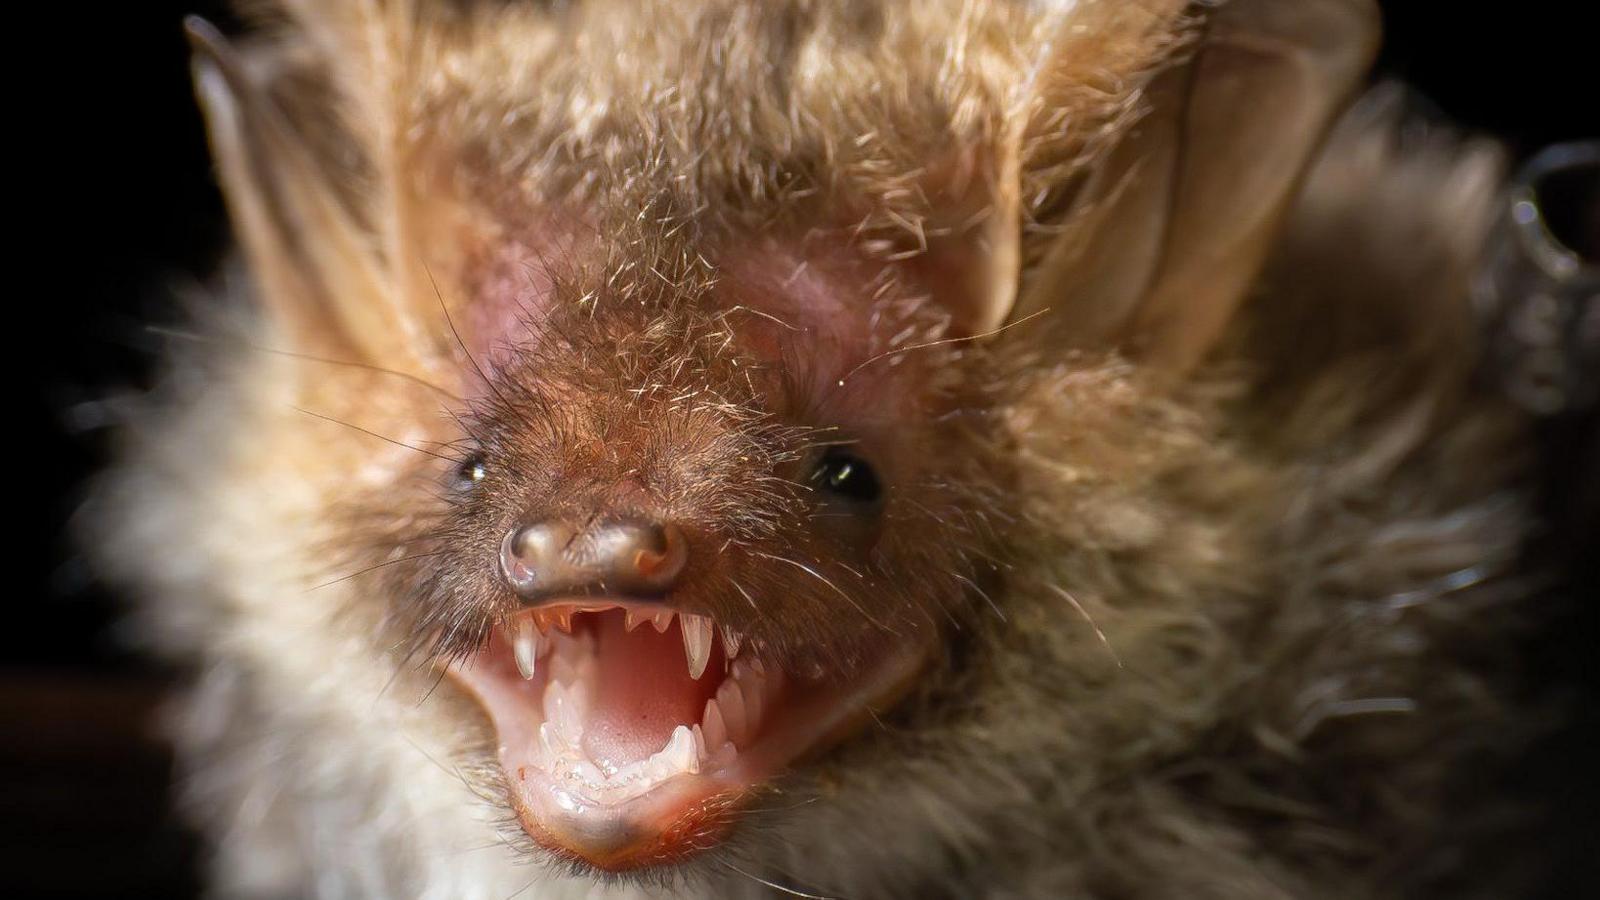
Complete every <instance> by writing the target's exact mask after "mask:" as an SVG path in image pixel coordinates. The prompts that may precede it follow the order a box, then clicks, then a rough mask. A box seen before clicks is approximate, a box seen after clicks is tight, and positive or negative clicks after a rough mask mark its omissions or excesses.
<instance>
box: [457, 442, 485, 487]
mask: <svg viewBox="0 0 1600 900" xmlns="http://www.w3.org/2000/svg"><path fill="white" fill-rule="evenodd" d="M488 474H489V469H488V465H487V464H486V463H485V462H484V458H483V454H482V453H476V452H474V453H470V454H468V455H467V458H466V459H463V460H462V461H461V463H460V464H459V465H457V466H456V472H455V484H456V487H457V488H460V489H461V490H464V491H466V490H471V489H472V488H473V487H476V486H477V484H478V483H479V482H481V481H483V479H484V477H485V476H487V475H488Z"/></svg>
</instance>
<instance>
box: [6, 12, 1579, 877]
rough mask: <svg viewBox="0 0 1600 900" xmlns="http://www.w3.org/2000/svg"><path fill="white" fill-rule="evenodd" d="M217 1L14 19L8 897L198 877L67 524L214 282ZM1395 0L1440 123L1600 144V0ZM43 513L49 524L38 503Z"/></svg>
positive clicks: (158, 681)
mask: <svg viewBox="0 0 1600 900" xmlns="http://www.w3.org/2000/svg"><path fill="white" fill-rule="evenodd" d="M220 6H221V4H218V3H205V2H195V0H175V2H174V0H158V2H157V0H146V2H140V3H105V4H102V5H100V6H99V7H96V6H94V5H89V6H88V7H87V8H80V5H79V4H56V5H53V6H51V7H50V9H49V16H48V17H44V16H42V15H39V9H36V10H35V11H34V12H32V13H25V14H21V15H22V20H21V22H20V24H18V25H14V26H13V31H12V35H13V38H12V40H13V42H14V44H15V46H14V47H13V48H12V50H13V53H14V54H18V56H17V58H19V59H20V58H22V56H31V55H32V54H33V53H38V54H40V56H39V57H38V61H30V62H28V63H26V65H27V66H29V68H27V70H26V71H24V72H22V73H18V74H16V75H15V76H14V77H13V79H12V81H11V88H12V93H13V96H14V97H15V96H18V95H20V101H19V103H18V105H17V107H16V108H15V112H14V113H13V115H15V116H16V119H14V120H13V123H12V125H13V127H12V129H11V138H10V139H9V140H8V141H7V144H8V145H9V147H10V148H11V151H10V152H17V153H20V161H19V163H16V164H14V165H15V166H16V168H15V169H14V170H13V171H12V173H11V174H12V175H13V177H14V179H15V183H14V184H13V185H12V190H11V191H10V192H9V193H11V194H12V195H13V196H24V197H32V198H35V199H34V201H33V202H34V203H37V205H38V208H37V209H33V208H31V206H32V203H30V202H29V201H24V205H23V206H22V208H21V209H20V210H17V207H15V206H14V205H13V206H12V207H11V208H12V209H13V210H16V211H19V212H20V213H21V215H20V216H17V217H15V218H14V219H13V221H14V222H16V226H15V227H18V228H19V229H20V230H21V231H22V232H23V234H22V241H23V243H22V247H23V248H24V253H23V254H22V258H13V259H12V260H10V265H9V266H7V267H6V271H7V273H8V274H9V275H10V277H9V278H7V279H6V284H7V286H8V287H9V288H10V289H11V291H12V296H11V297H10V304H11V307H10V308H11V309H12V310H13V328H12V329H11V330H10V334H11V341H12V345H13V348H14V349H13V351H12V358H13V359H14V360H16V361H17V363H18V364H19V365H20V367H21V369H22V372H21V375H20V378H19V379H18V380H16V381H14V383H16V384H19V385H21V388H20V390H18V391H17V392H14V394H13V397H14V398H15V399H17V400H18V401H19V402H20V404H21V406H22V408H23V415H24V420H23V421H22V422H21V423H20V425H19V427H18V428H17V429H16V431H15V432H14V434H15V435H17V436H18V437H19V438H20V440H15V441H13V442H12V445H13V446H17V447H23V448H25V449H24V453H25V454H27V455H25V456H24V457H23V458H22V459H19V460H17V461H15V462H14V463H13V464H12V465H13V474H12V482H13V484H17V485H20V488H21V496H20V497H19V498H17V499H16V500H14V502H13V503H12V504H10V505H9V508H10V510H11V515H10V516H9V517H8V518H9V521H10V523H11V526H12V527H15V528H17V529H18V532H16V533H14V534H15V535H16V536H15V537H14V538H12V539H11V540H12V541H13V542H14V544H15V546H16V548H17V549H16V550H15V551H14V552H15V554H16V556H15V561H14V562H13V563H12V566H11V568H12V569H13V570H16V569H17V568H20V570H21V578H22V580H21V582H20V583H18V584H16V585H15V587H14V588H13V589H12V590H10V591H9V592H8V593H9V597H8V600H7V601H6V602H7V612H8V616H7V617H6V620H5V621H6V622H8V623H9V627H5V626H0V893H6V894H7V895H9V896H19V895H32V894H52V895H55V896H85V897H87V896H97V897H99V896H128V897H133V896H183V895H186V894H190V893H192V892H193V890H194V888H195V883H196V880H195V863H196V860H197V856H198V854H197V850H196V847H195V844H194V842H193V839H192V837H191V836H189V835H188V834H187V833H186V832H185V831H184V830H183V829H182V828H181V827H180V826H179V825H178V824H177V823H176V821H175V820H174V818H173V816H172V814H171V812H170V810H169V808H168V806H167V796H168V793H169V787H170V785H169V759H168V756H167V754H166V751H165V750H164V748H163V747H162V745H161V743H160V742H159V740H157V739H156V736H155V730H154V725H153V717H154V713H155V711H156V709H157V705H158V702H159V698H160V696H161V691H162V689H163V687H164V686H165V685H166V684H167V683H168V682H169V681H170V679H171V677H172V673H171V672H168V671H165V670H163V669H161V668H159V667H157V666H154V665H152V664H150V663H149V662H147V661H145V660H143V659H141V658H139V657H138V656H137V654H135V653H132V652H131V651H129V650H128V649H126V648H125V647H124V646H123V645H122V641H121V640H120V637H119V632H118V628H117V624H116V623H117V618H118V602H119V601H118V598H117V597H115V596H114V595H111V594H109V593H108V592H107V591H105V590H104V589H102V588H100V587H98V586H96V585H95V584H94V583H93V580H92V578H91V577H90V575H89V573H88V572H87V571H86V570H85V568H84V566H83V565H82V564H81V563H80V562H79V561H78V560H76V559H75V558H74V556H73V553H72V550H71V548H70V546H69V544H68V543H67V541H66V539H65V536H64V530H65V528H66V525H67V522H68V520H69V518H70V517H71V516H72V514H73V511H74V509H75V507H76V506H77V504H78V502H79V500H80V498H81V495H82V491H83V489H84V485H85V479H86V478H87V477H88V476H89V475H90V473H92V472H93V471H95V470H96V469H97V468H98V467H99V466H100V465H101V464H102V463H103V461H104V459H105V454H106V448H107V443H108V441H107V435H106V434H105V433H104V431H103V429H102V428H100V422H99V420H100V419H101V418H102V414H101V413H100V411H99V407H97V405H96V404H95V403H93V402H92V401H95V400H97V399H99V398H102V397H104V396H107V395H108V394H114V393H116V392H118V391H124V390H128V389H138V388H140V387H141V386H145V385H147V384H148V383H149V381H150V378H151V366H152V362H153V358H154V357H153V354H154V351H155V350H156V349H157V340H156V339H155V338H154V337H153V336H152V335H150V334H148V333H147V332H145V331H144V330H143V323H147V322H169V321H173V320H174V316H175V312H174V305H173V301H172V300H171V297H172V296H173V294H174V288H175V287H176V288H180V289H181V288H182V287H183V286H185V285H187V284H192V283H194V282H195V281H196V280H198V279H201V278H203V277H204V276H205V275H206V274H207V273H208V272H209V271H211V269H212V268H213V266H214V265H215V264H216V262H217V260H218V259H219V257H220V255H221V254H222V252H223V251H224V249H225V246H226V230H225V226H224V221H223V215H222V209H221V200H220V197H219V196H218V194H217V190H216V188H215V186H214V184H213V181H212V173H211V168H210V163H209V161H208V158H207V153H206V147H205V141H204V136H203V133H202V130H201V124H200V120H199V116H198V114H197V111H196V109H195V106H194V104H193V101H192V99H191V94H190V90H189V84H188V64H187V49H186V46H185V42H184V40H183V37H182V34H181V30H180V21H181V18H182V16H183V15H184V14H186V13H190V12H198V13H201V14H203V15H206V16H208V17H210V18H212V19H214V20H216V21H219V22H220V23H223V24H224V25H225V26H227V25H229V24H230V23H231V19H230V18H229V17H228V16H227V15H225V14H224V13H223V12H222V11H221V9H220ZM1389 6H1390V7H1391V8H1390V9H1389V10H1388V12H1387V13H1386V18H1387V20H1388V42H1387V49H1386V50H1385V53H1384V57H1383V59H1382V62H1381V71H1382V72H1383V73H1385V74H1389V75H1393V76H1398V77H1400V78H1403V79H1404V80H1406V81H1408V82H1410V83H1411V84H1413V85H1414V86H1415V87H1416V88H1417V89H1418V90H1419V91H1420V93H1421V94H1422V95H1424V96H1425V97H1427V98H1428V99H1429V100H1430V101H1431V102H1432V103H1433V104H1435V105H1436V106H1437V108H1438V112H1439V113H1440V114H1441V115H1442V116H1443V117H1444V118H1446V119H1448V120H1453V121H1455V122H1457V123H1459V124H1461V125H1462V126H1464V127H1466V128H1468V129H1471V130H1475V131H1483V132H1488V133H1490V134H1493V135H1495V136H1498V137H1499V138H1501V139H1502V140H1504V141H1505V142H1506V143H1507V144H1508V145H1509V147H1510V148H1511V150H1512V152H1513V154H1514V155H1516V156H1518V157H1522V156H1525V155H1526V154H1527V153H1529V152H1531V151H1533V150H1535V149H1537V148H1539V147H1540V146H1542V145H1545V144H1547V143H1550V142H1553V141H1558V140H1567V139H1573V138H1582V137H1595V136H1600V28H1597V27H1596V26H1594V25H1592V24H1588V23H1587V22H1586V19H1587V18H1588V17H1587V16H1585V15H1584V12H1583V10H1584V9H1585V7H1588V6H1590V4H1587V3H1579V2H1558V0H1525V2H1520V3H1515V4H1504V3H1495V4H1488V3H1484V4H1472V3H1454V2H1432V3H1430V2H1419V0H1393V2H1391V3H1390V4H1389ZM39 8H40V9H42V8H43V5H40V7H39ZM34 16H37V19H36V20H30V19H31V18H32V17H34ZM30 45H31V46H30ZM39 201H42V202H39ZM1590 446H1593V445H1590ZM24 461H25V462H24ZM35 513H37V514H38V515H40V516H41V518H40V520H38V521H35V520H32V519H29V518H28V516H29V515H30V514H35ZM1586 583H1587V584H1588V585H1589V586H1590V587H1591V588H1592V587H1593V586H1594V585H1596V584H1600V582H1595V581H1588V582H1586ZM1583 595H1584V596H1585V597H1588V598H1589V599H1590V600H1594V599H1597V598H1596V597H1595V596H1594V593H1593V591H1592V590H1584V591H1583ZM1595 605H1597V604H1594V603H1590V604H1588V606H1589V607H1593V606H1595ZM1582 606H1583V605H1582V604H1579V605H1578V609H1577V611H1576V612H1574V613H1572V614H1569V615H1568V616H1566V617H1565V618H1564V619H1562V620H1561V621H1560V622H1559V623H1558V624H1557V626H1556V627H1553V628H1552V629H1550V633H1549V634H1548V635H1546V636H1544V637H1542V638H1540V639H1539V641H1538V642H1537V643H1536V644H1535V645H1534V646H1531V647H1530V650H1529V652H1530V654H1531V655H1532V656H1533V657H1534V658H1535V660H1536V662H1535V664H1534V667H1535V669H1536V671H1537V672H1539V673H1540V676H1541V677H1543V678H1546V679H1547V680H1548V681H1549V683H1550V684H1551V685H1552V686H1553V687H1554V688H1555V689H1558V690H1567V691H1576V692H1579V696H1581V697H1582V698H1585V700H1586V701H1587V699H1589V698H1600V692H1597V691H1596V690H1595V678H1594V670H1593V665H1592V663H1591V662H1590V660H1589V659H1588V658H1587V657H1588V655H1589V654H1590V652H1591V650H1590V648H1591V647H1592V646H1593V645H1594V640H1595V638H1596V637H1600V629H1597V628H1596V627H1595V616H1594V612H1593V610H1592V609H1583V608H1582ZM1586 705H1587V706H1588V707H1589V708H1591V709H1592V708H1593V707H1594V705H1595V704H1592V703H1587V702H1586ZM1593 721H1594V717H1593V715H1592V714H1591V715H1589V716H1588V717H1587V722H1588V724H1592V723H1593ZM1582 734H1583V732H1581V731H1580V730H1578V729H1576V728H1575V729H1572V730H1570V731H1569V732H1568V733H1567V734H1566V735H1564V736H1563V737H1561V738H1559V739H1558V740H1556V741H1554V742H1552V744H1551V745H1550V746H1549V747H1547V748H1544V749H1542V750H1541V751H1540V752H1539V753H1538V754H1535V755H1533V756H1531V757H1530V759H1529V763H1528V769H1529V770H1530V772H1529V780H1530V783H1531V784H1534V785H1535V787H1536V788H1537V789H1540V790H1547V791H1549V792H1550V793H1552V794H1554V795H1557V796H1559V797H1561V798H1563V799H1562V800H1561V802H1560V804H1559V805H1558V809H1559V812H1558V814H1557V815H1556V817H1555V818H1554V819H1553V821H1552V822H1551V823H1550V826H1549V840H1550V841H1552V842H1554V843H1557V844H1559V845H1560V846H1561V847H1562V848H1563V858H1564V862H1563V866H1562V869H1561V871H1560V872H1559V873H1556V877H1557V878H1558V879H1559V880H1558V882H1557V884H1558V885H1565V887H1561V886H1557V887H1554V888H1553V889H1552V893H1551V896H1552V897H1556V896H1576V895H1577V894H1579V893H1588V891H1580V890H1578V889H1577V888H1576V885H1578V884H1580V883H1587V884H1588V885H1589V888H1590V889H1591V890H1592V889H1593V886H1594V884H1595V883H1596V882H1597V881H1600V879H1592V878H1591V877H1590V876H1592V875H1593V874H1595V872H1596V869H1595V860H1596V859H1597V858H1600V846H1597V841H1596V839H1595V822H1594V820H1593V818H1591V816H1593V815H1594V813H1592V812H1591V810H1593V809H1595V808H1596V803H1597V800H1600V798H1597V797H1596V790H1595V779H1594V778H1592V777H1588V775H1587V771H1588V769H1589V767H1590V765H1591V764H1589V763H1585V764H1575V763H1580V762H1582V761H1583V760H1584V758H1585V754H1586V753H1588V752H1590V751H1591V749H1592V748H1591V747H1590V746H1589V744H1588V742H1587V739H1586V738H1585V737H1583V736H1580V735H1582ZM1597 758H1600V755H1597ZM1543 772H1548V773H1561V774H1550V775H1547V776H1546V775H1541V774H1540V773H1543ZM1578 772H1582V773H1584V774H1583V775H1582V776H1579V775H1576V774H1569V773H1578ZM8 888H9V890H8ZM1589 895H1590V896H1594V894H1592V893H1591V894H1589Z"/></svg>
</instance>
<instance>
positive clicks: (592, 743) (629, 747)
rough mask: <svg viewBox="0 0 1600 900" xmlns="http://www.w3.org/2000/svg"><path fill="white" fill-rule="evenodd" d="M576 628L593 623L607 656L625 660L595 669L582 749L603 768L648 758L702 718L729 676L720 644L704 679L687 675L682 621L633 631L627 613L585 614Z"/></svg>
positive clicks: (597, 640) (600, 649)
mask: <svg viewBox="0 0 1600 900" xmlns="http://www.w3.org/2000/svg"><path fill="white" fill-rule="evenodd" d="M577 627H579V628H583V627H592V628H593V633H594V636H595V643H596V650H597V653H598V655H599V656H600V657H601V658H602V659H604V658H614V659H626V660H627V665H601V666H599V667H597V670H596V673H595V681H594V695H595V696H594V705H593V706H592V707H591V713H590V719H589V722H588V727H587V728H586V729H585V730H584V735H583V749H584V750H585V751H587V753H588V755H589V758H590V759H593V760H594V761H595V763H596V764H597V765H599V766H600V767H601V768H602V769H604V768H606V766H607V765H608V764H614V765H619V766H620V765H624V764H626V763H630V762H635V761H638V760H641V759H645V758H647V757H649V756H650V755H651V754H652V753H654V752H656V751H657V750H659V749H661V747H662V746H663V745H665V744H666V742H667V740H668V738H670V737H671V736H672V730H673V729H674V728H675V727H677V726H678V725H679V724H681V723H685V722H687V723H696V722H699V721H700V720H701V714H702V712H703V711H704V710H705V705H706V701H707V700H710V699H712V698H713V697H714V696H715V695H716V690H717V687H718V685H720V684H721V683H722V680H723V678H724V677H725V672H724V668H723V667H724V663H725V662H726V659H727V657H726V656H725V655H724V654H723V651H722V648H721V647H720V646H718V645H717V644H713V647H712V656H711V661H710V663H709V664H708V665H707V667H706V671H705V674H703V675H702V676H701V677H700V678H699V679H698V680H696V679H693V678H690V677H689V671H688V669H687V667H686V666H685V663H684V649H683V633H682V631H681V629H680V628H679V625H678V622H677V621H676V620H674V621H673V623H672V625H671V626H669V627H668V628H667V630H666V631H665V632H664V633H660V634H658V633H657V632H656V630H655V629H654V628H652V627H650V626H648V625H646V626H643V627H641V628H638V629H636V630H635V631H633V632H632V633H628V632H626V631H625V630H624V627H623V619H622V612H621V611H620V610H612V611H610V612H604V613H598V614H591V615H588V616H583V617H580V618H579V619H578V620H577Z"/></svg>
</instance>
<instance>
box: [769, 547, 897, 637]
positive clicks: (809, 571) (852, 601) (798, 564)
mask: <svg viewBox="0 0 1600 900" xmlns="http://www.w3.org/2000/svg"><path fill="white" fill-rule="evenodd" d="M751 552H752V553H754V554H755V555H757V556H763V557H766V558H767V559H770V560H772V561H774V562H781V563H788V564H789V565H791V566H794V567H795V568H797V569H799V570H800V571H802V572H804V573H806V574H807V575H810V576H811V577H813V578H815V579H817V580H818V581H820V582H822V583H823V584H825V585H827V586H828V587H830V588H833V590H834V592H835V593H837V594H838V595H839V596H841V597H843V598H844V599H845V602H846V603H849V604H850V605H851V606H853V607H855V609H856V612H859V613H861V615H862V617H863V618H865V619H866V620H867V621H868V622H871V623H872V624H874V625H876V626H878V627H879V628H881V629H882V630H884V631H887V632H889V633H890V634H894V635H898V634H899V633H900V632H898V631H896V630H894V629H893V628H890V627H889V626H887V625H885V624H883V623H882V622H880V621H878V620H877V619H875V618H873V616H872V614H871V613H869V612H867V611H866V610H865V609H863V608H862V606H861V604H859V603H857V602H856V600H855V598H854V597H852V596H850V595H849V594H847V593H845V591H844V589H842V588H840V587H839V586H838V585H837V584H834V583H833V582H831V581H829V580H828V579H827V578H826V577H825V576H824V575H823V574H822V573H821V572H818V571H817V570H816V569H813V568H811V567H810V566H808V565H806V564H805V563H802V562H798V561H796V560H792V559H789V558H788V557H786V556H776V555H774V554H771V553H763V552H761V551H760V550H752V551H751Z"/></svg>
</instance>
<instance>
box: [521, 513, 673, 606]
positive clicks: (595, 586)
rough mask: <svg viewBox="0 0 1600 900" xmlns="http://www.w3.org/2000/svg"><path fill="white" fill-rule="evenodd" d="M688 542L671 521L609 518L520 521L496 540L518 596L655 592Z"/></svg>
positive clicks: (665, 584)
mask: <svg viewBox="0 0 1600 900" xmlns="http://www.w3.org/2000/svg"><path fill="white" fill-rule="evenodd" d="M688 560H689V545H688V541H687V540H686V538H685V537H684V534H683V530H682V529H680V528H679V527H678V526H676V525H672V524H660V523H655V522H640V521H627V520H624V521H610V522H602V523H598V524H593V525H592V526H591V527H588V528H585V529H583V530H581V531H580V530H578V529H576V528H574V527H573V526H571V525H569V524H567V523H564V522H534V523H531V524H526V525H519V526H517V527H515V528H513V529H511V531H510V532H509V533H507V534H506V536H505V538H504V539H503V540H502V541H501V544H500V570H501V573H502V574H503V575H504V577H505V579H506V581H507V583H508V584H510V586H511V589H512V590H513V591H515V592H516V594H517V596H519V597H521V598H522V599H523V600H529V601H537V600H544V599H549V598H553V597H558V596H561V595H564V594H591V593H597V592H603V593H620V594H659V593H662V592H664V591H666V590H668V589H670V588H671V587H672V586H673V585H674V584H676V583H677V580H678V577H679V576H680V575H681V574H682V573H683V570H684V568H685V566H686V565H687V563H688Z"/></svg>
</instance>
